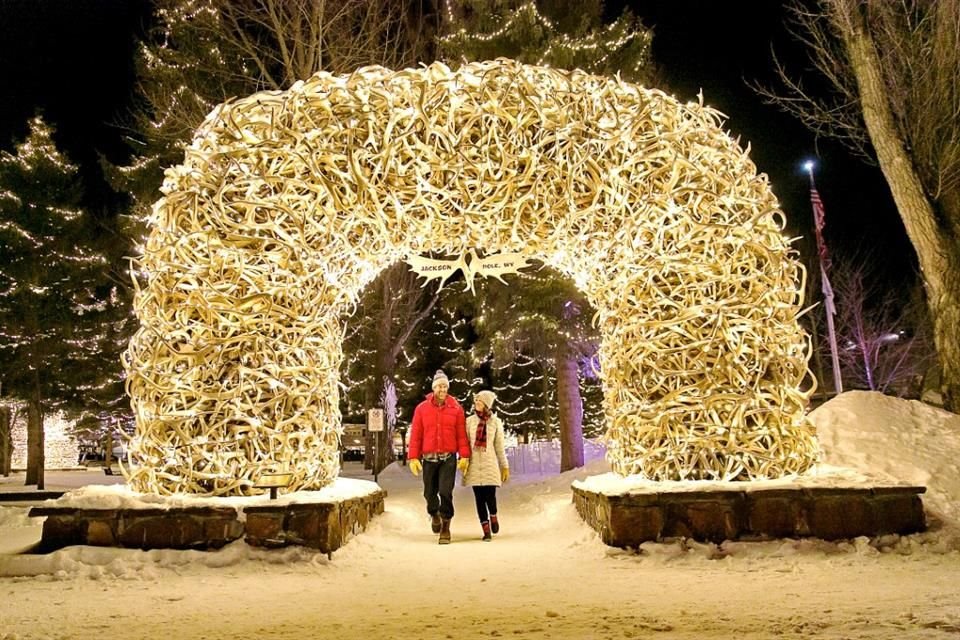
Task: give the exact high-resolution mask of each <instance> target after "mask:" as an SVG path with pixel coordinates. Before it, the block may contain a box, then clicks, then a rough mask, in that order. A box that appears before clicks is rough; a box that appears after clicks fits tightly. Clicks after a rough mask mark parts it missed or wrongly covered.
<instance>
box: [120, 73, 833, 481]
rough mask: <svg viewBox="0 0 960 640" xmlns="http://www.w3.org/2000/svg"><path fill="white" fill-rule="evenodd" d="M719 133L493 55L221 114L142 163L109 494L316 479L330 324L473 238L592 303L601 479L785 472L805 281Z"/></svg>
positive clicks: (626, 89) (797, 404) (234, 105)
mask: <svg viewBox="0 0 960 640" xmlns="http://www.w3.org/2000/svg"><path fill="white" fill-rule="evenodd" d="M721 120H722V118H721V116H720V114H718V113H717V112H715V111H713V110H711V109H710V108H708V107H704V106H703V105H702V104H697V103H688V104H681V103H679V102H678V101H676V100H675V99H674V98H672V97H670V96H667V95H665V94H664V93H662V92H660V91H656V90H648V89H644V88H641V87H638V86H635V85H631V84H628V83H625V82H621V81H618V80H616V79H611V78H604V77H597V76H592V75H588V74H585V73H582V72H577V71H574V72H568V71H562V70H558V69H551V68H544V67H537V66H529V65H522V64H519V63H516V62H513V61H510V60H505V59H501V60H497V61H493V62H483V63H473V64H469V65H466V66H464V67H462V68H461V69H459V70H457V71H451V70H450V69H448V68H447V67H446V66H444V65H442V64H439V63H435V64H432V65H430V66H429V67H425V68H421V69H408V70H404V71H396V72H394V71H390V70H387V69H383V68H380V67H369V68H365V69H361V70H359V71H357V72H355V73H353V74H351V75H348V76H333V75H330V74H327V73H319V74H317V75H315V76H313V77H312V78H310V79H309V80H308V81H306V82H300V83H297V84H296V85H295V86H293V87H292V88H291V89H290V90H288V91H285V92H266V93H259V94H255V95H253V96H250V97H247V98H243V99H239V100H232V101H229V102H227V103H225V104H223V105H220V106H219V107H218V108H217V109H215V110H214V112H213V113H211V114H210V116H209V117H208V118H207V120H206V121H205V123H204V124H203V125H202V127H201V128H200V129H199V130H198V133H197V135H196V137H195V139H194V141H193V143H192V144H191V145H190V147H189V148H188V149H187V151H186V155H185V159H184V162H183V164H182V165H180V166H177V167H174V168H172V169H170V170H168V171H167V174H166V180H165V182H164V186H163V193H164V196H163V198H162V199H161V200H160V201H159V202H157V204H156V205H155V206H154V210H153V216H152V221H151V231H150V235H149V238H148V241H147V243H146V245H145V247H144V252H143V256H142V257H141V258H140V259H139V270H140V272H141V275H142V276H143V284H142V286H141V287H140V289H139V291H138V293H137V296H136V303H135V309H136V313H137V315H138V317H139V319H140V322H141V327H140V329H139V331H138V332H137V333H136V335H135V336H134V338H133V339H132V341H131V343H130V347H129V349H128V351H127V354H126V357H125V364H126V368H127V373H128V383H127V388H128V392H129V394H130V397H131V401H132V406H133V409H134V412H135V415H136V421H137V426H136V432H135V435H134V438H133V440H132V442H131V446H130V461H131V462H130V465H129V468H127V469H126V470H125V472H126V473H127V476H128V482H129V483H130V485H131V487H132V488H134V489H136V490H140V491H147V492H156V493H161V494H166V493H175V492H177V493H194V494H208V495H242V494H247V493H251V492H253V485H254V484H255V483H256V481H257V478H258V477H259V475H261V474H263V473H265V472H268V471H275V470H278V469H282V470H284V471H289V472H291V473H292V478H293V479H292V482H291V485H290V488H291V489H309V488H319V487H321V486H323V485H324V484H326V483H328V482H330V481H331V480H332V479H333V478H335V477H336V475H337V473H338V470H339V467H338V464H339V463H338V435H339V433H340V428H341V427H340V414H339V410H338V399H339V388H338V384H339V368H340V363H341V360H342V350H341V340H342V337H343V330H342V326H341V324H340V319H339V318H340V314H341V313H342V312H343V311H344V310H346V309H349V308H350V307H351V305H352V304H354V302H355V301H356V299H357V296H358V295H359V293H360V292H361V290H362V289H363V287H364V286H365V285H366V284H368V283H369V282H370V281H371V280H372V279H373V278H374V277H376V275H377V274H378V273H379V272H380V271H381V270H382V269H384V268H385V267H387V266H388V265H390V264H392V263H393V262H395V261H397V260H399V259H403V258H404V257H406V256H409V255H417V254H425V253H431V252H432V253H446V254H451V255H453V254H464V253H466V252H467V251H469V250H471V249H477V248H482V249H483V250H484V251H486V252H495V251H503V252H516V253H522V254H524V255H527V256H529V257H531V258H538V259H540V260H543V261H544V262H545V263H547V264H549V265H551V266H552V267H554V268H556V269H558V270H559V271H561V272H562V273H564V274H566V275H568V276H569V277H571V278H572V279H573V280H574V281H575V282H576V284H577V285H578V286H579V287H580V288H581V289H582V290H583V291H584V292H585V293H586V295H587V297H588V299H589V300H590V302H591V304H592V305H593V306H594V308H595V309H596V310H597V312H596V322H597V325H598V327H599V329H600V331H601V334H602V345H601V364H602V369H603V380H604V411H605V414H606V420H607V447H608V458H609V460H610V462H611V465H612V467H613V469H614V470H615V471H617V472H618V473H620V474H624V475H626V474H643V475H645V476H647V477H649V478H651V479H656V480H677V479H756V478H770V477H780V476H783V475H787V474H793V473H801V472H803V471H805V470H806V469H808V468H809V467H810V466H811V465H812V464H814V462H815V461H816V458H817V446H816V439H815V435H814V431H813V427H812V425H811V424H810V422H809V421H808V420H807V418H806V417H805V408H806V405H807V401H808V399H809V395H810V393H812V391H813V388H814V387H815V382H814V381H813V378H812V376H811V375H810V372H809V369H808V365H807V361H808V355H809V342H808V339H807V336H806V335H805V334H804V332H803V331H802V329H801V328H800V326H799V324H798V321H797V317H798V314H799V312H800V309H801V306H802V295H803V294H802V291H803V287H802V285H803V282H802V281H803V278H804V272H803V269H802V266H801V265H800V264H799V262H798V261H797V259H796V255H795V253H794V252H793V250H792V249H791V248H790V246H789V242H788V240H787V239H786V238H785V237H784V236H783V234H782V228H783V214H782V213H781V211H780V209H779V206H778V203H777V200H776V198H775V197H774V195H773V194H772V192H771V191H770V188H769V185H768V184H767V180H766V177H765V176H763V175H758V174H757V170H756V167H755V166H754V164H753V163H752V162H751V161H750V159H749V158H748V156H747V154H746V152H745V151H744V150H742V149H741V148H740V147H739V146H738V145H737V144H736V142H735V141H734V140H732V139H731V138H730V136H729V135H727V134H726V133H725V132H724V131H723V130H722V128H721Z"/></svg>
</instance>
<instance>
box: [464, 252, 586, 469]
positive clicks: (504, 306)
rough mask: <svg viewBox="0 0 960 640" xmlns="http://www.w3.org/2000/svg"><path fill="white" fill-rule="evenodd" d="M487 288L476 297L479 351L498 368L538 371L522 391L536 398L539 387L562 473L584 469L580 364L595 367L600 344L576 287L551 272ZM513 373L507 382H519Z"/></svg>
mask: <svg viewBox="0 0 960 640" xmlns="http://www.w3.org/2000/svg"><path fill="white" fill-rule="evenodd" d="M485 288H486V289H487V290H486V292H484V293H483V294H482V295H481V296H479V297H478V299H479V300H481V301H483V302H482V314H481V315H478V316H476V317H475V322H474V326H475V327H476V330H477V334H478V336H479V341H478V343H477V347H478V348H479V349H481V350H486V351H488V352H489V353H491V354H492V355H493V362H494V366H497V365H500V366H502V365H503V364H506V363H509V362H513V361H514V360H516V359H517V357H518V356H520V357H521V361H522V360H523V359H529V360H533V361H534V362H535V363H536V365H538V366H533V367H530V368H531V369H532V370H533V371H536V370H537V369H539V370H540V375H539V376H534V377H533V378H532V380H531V381H532V382H533V384H532V385H527V386H524V387H521V389H523V391H524V394H525V395H528V397H529V396H532V395H534V394H535V389H536V386H537V385H536V382H537V381H538V380H539V382H540V383H541V392H540V403H532V406H534V407H536V406H537V404H540V406H541V407H543V409H542V416H543V424H544V425H545V426H546V427H547V428H550V427H551V426H552V425H553V424H556V428H557V430H558V431H559V436H560V470H561V471H567V470H569V469H572V468H574V467H580V466H583V398H582V396H581V393H580V377H581V363H582V362H589V361H591V359H592V358H593V356H595V355H596V353H597V349H598V347H599V344H600V336H599V334H598V333H597V332H596V330H594V328H593V327H592V325H591V324H590V318H591V316H592V314H591V313H590V311H589V310H590V305H589V303H588V302H587V301H586V299H585V298H584V297H583V294H581V293H580V292H579V291H577V289H576V287H574V286H573V285H572V283H570V282H568V281H567V280H564V279H563V278H562V277H561V276H560V275H559V274H557V273H556V272H554V271H552V270H550V269H547V268H541V269H539V270H537V271H534V272H532V273H527V274H523V273H521V274H519V275H518V276H515V277H511V278H510V283H509V284H508V285H504V284H502V283H500V282H497V281H495V280H494V281H490V282H488V283H486V287H485ZM478 320H479V321H478ZM511 373H512V374H513V375H511V376H509V377H508V380H509V379H510V377H515V372H511ZM508 384H510V383H509V382H508ZM511 386H516V384H515V383H514V384H513V385H511ZM518 390H519V389H518ZM507 396H508V398H509V396H510V394H507ZM530 399H531V401H532V400H533V398H532V397H531V398H530ZM553 406H556V407H557V413H556V417H554V415H553V412H552V410H551V409H552V407H553Z"/></svg>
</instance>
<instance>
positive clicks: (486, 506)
mask: <svg viewBox="0 0 960 640" xmlns="http://www.w3.org/2000/svg"><path fill="white" fill-rule="evenodd" d="M473 499H474V500H476V501H477V515H478V516H480V522H486V521H488V520H489V519H490V516H495V515H497V485H495V484H485V485H481V486H475V487H473Z"/></svg>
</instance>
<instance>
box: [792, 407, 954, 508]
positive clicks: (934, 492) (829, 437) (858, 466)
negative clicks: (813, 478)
mask: <svg viewBox="0 0 960 640" xmlns="http://www.w3.org/2000/svg"><path fill="white" fill-rule="evenodd" d="M810 419H811V420H812V421H813V423H814V424H815V425H816V427H817V435H818V437H819V440H820V447H821V448H822V449H823V454H824V461H825V462H827V463H828V464H830V465H834V466H837V467H846V468H850V469H854V470H857V471H861V472H864V473H866V474H869V475H870V476H873V477H877V478H881V479H887V480H892V481H898V482H907V483H910V484H915V485H922V486H925V487H927V493H926V494H925V495H924V496H923V503H924V506H925V507H926V508H927V510H928V511H930V512H932V513H934V514H936V515H937V516H938V517H940V518H941V519H943V520H944V521H946V522H947V523H950V524H952V525H953V526H960V415H957V414H955V413H950V412H949V411H944V410H943V409H938V408H936V407H932V406H930V405H927V404H924V403H922V402H919V401H916V400H902V399H900V398H892V397H889V396H885V395H883V394H880V393H876V392H872V391H849V392H847V393H843V394H840V395H839V396H837V397H836V398H833V399H832V400H830V401H829V402H827V403H826V404H824V405H822V406H820V407H819V408H817V409H816V410H815V411H813V412H812V413H811V414H810Z"/></svg>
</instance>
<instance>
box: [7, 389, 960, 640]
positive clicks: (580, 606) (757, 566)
mask: <svg viewBox="0 0 960 640" xmlns="http://www.w3.org/2000/svg"><path fill="white" fill-rule="evenodd" d="M812 415H813V418H814V421H815V422H816V424H817V425H818V428H819V430H820V434H821V439H822V443H823V447H824V450H825V453H826V460H825V462H827V463H829V464H830V465H831V466H832V467H847V468H849V469H850V470H851V473H861V474H862V473H867V474H869V475H874V476H877V477H884V476H886V477H887V478H888V479H893V480H898V481H906V482H923V483H924V484H926V486H927V487H928V489H929V494H928V496H926V497H925V500H926V501H927V503H928V506H929V507H930V508H931V509H932V510H933V511H934V512H935V513H936V515H937V519H936V521H935V526H934V528H933V529H931V530H930V531H928V532H926V533H922V534H917V535H913V536H906V537H899V536H885V537H883V538H881V539H875V540H868V539H857V540H852V541H846V542H838V543H826V542H823V541H818V540H802V541H798V540H777V541H771V542H761V543H758V542H750V543H745V542H727V543H724V544H722V545H713V544H699V543H691V542H688V541H687V542H684V541H675V542H669V543H661V544H653V543H650V544H645V545H643V546H642V548H641V549H640V550H638V551H624V550H620V549H613V548H609V547H606V546H605V545H603V544H602V543H601V542H600V541H599V539H598V537H597V535H596V534H595V533H594V532H593V531H592V530H591V529H590V528H588V527H587V526H586V525H585V524H583V523H582V522H581V521H580V519H579V518H578V517H577V515H576V512H575V511H574V509H573V505H572V504H571V494H570V484H571V482H573V481H575V480H578V479H584V478H586V477H588V476H596V475H601V474H604V473H606V472H607V471H608V470H609V469H608V468H606V467H605V465H604V463H602V462H595V463H592V464H591V465H590V466H589V467H588V468H586V469H581V470H579V471H577V472H573V473H567V474H563V475H560V476H556V475H555V476H535V475H519V476H516V477H514V478H512V479H511V481H510V482H509V483H508V484H507V485H506V486H505V487H504V488H503V489H502V490H501V491H500V494H499V495H500V519H501V522H502V530H501V532H500V534H499V535H498V536H496V537H495V539H494V541H493V542H492V543H484V542H481V541H480V528H479V525H478V523H477V521H476V515H475V513H474V512H473V506H472V503H473V500H472V496H471V495H470V493H469V490H468V489H465V488H463V487H458V489H457V493H456V504H457V508H458V513H457V516H456V518H455V519H454V521H453V538H454V544H451V545H449V546H442V547H441V546H439V545H437V543H436V536H435V535H434V534H432V533H431V532H430V528H429V523H428V521H427V518H426V516H425V514H424V510H423V501H422V498H421V497H420V485H419V480H418V479H417V478H414V477H412V476H411V475H410V474H409V472H408V471H407V470H406V469H405V468H398V467H391V468H390V469H388V470H387V471H385V472H384V473H383V474H381V475H380V483H381V485H383V486H384V487H385V488H386V489H387V491H388V492H389V496H388V498H387V502H386V513H384V514H383V515H382V516H379V517H378V518H376V519H375V520H374V521H373V523H372V525H371V527H370V528H369V529H368V530H367V531H366V532H365V533H363V534H361V535H359V536H357V537H355V538H353V539H351V540H350V541H349V542H348V543H347V544H346V545H345V546H344V547H343V548H341V549H340V550H338V551H337V552H335V553H334V555H333V559H332V560H328V559H327V557H326V555H324V554H318V553H313V552H311V551H308V550H305V549H301V548H289V549H285V550H274V551H262V550H254V549H251V548H249V547H247V545H246V544H245V543H243V542H238V543H234V544H232V545H229V546H228V547H226V548H224V549H222V550H219V551H214V552H196V551H135V550H122V549H99V548H93V547H74V548H68V549H63V550H61V551H58V552H55V553H52V554H48V555H35V556H31V555H9V554H8V555H0V639H2V640H13V639H17V640H20V639H25V638H61V639H72V638H77V639H79V638H89V637H100V638H124V639H131V640H132V639H136V638H178V639H179V638H211V639H212V638H217V639H221V638H222V639H231V638H237V639H239V638H251V637H253V638H263V639H277V638H290V639H294V638H404V639H411V640H412V639H415V638H491V637H492V638H496V637H500V638H504V637H511V638H571V639H572V638H645V637H663V638H684V639H693V638H697V639H701V638H745V639H752V638H774V637H777V638H780V637H783V638H801V637H802V638H809V637H815V638H837V639H839V638H890V639H893V638H938V639H939V638H949V637H957V635H958V634H960V579H958V578H957V576H958V575H960V526H958V524H960V518H958V504H960V473H958V472H957V466H956V465H957V461H958V460H960V416H956V415H953V414H949V413H945V412H942V411H938V410H936V409H932V408H930V407H927V406H924V405H921V404H919V403H913V402H906V401H903V400H896V399H891V398H885V397H883V396H879V395H878V394H868V393H861V392H852V393H847V394H844V395H842V396H840V397H839V398H836V399H834V400H832V401H831V402H829V403H827V404H826V405H824V406H823V407H821V408H819V409H818V410H817V411H815V412H814V413H813V414H812ZM93 493H96V491H93ZM25 531H34V534H32V535H34V536H35V531H36V527H31V526H30V523H29V519H28V518H27V517H26V515H25V511H24V509H23V508H20V507H0V549H3V548H6V549H7V550H8V551H9V550H10V549H11V547H15V546H16V545H8V544H7V542H8V541H9V540H12V539H13V538H14V537H16V536H17V535H18V532H19V535H20V536H21V537H22V538H24V539H29V537H30V535H27V534H24V532H25ZM24 539H21V540H20V541H19V542H20V543H21V544H22V543H23V542H24Z"/></svg>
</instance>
